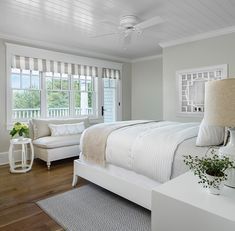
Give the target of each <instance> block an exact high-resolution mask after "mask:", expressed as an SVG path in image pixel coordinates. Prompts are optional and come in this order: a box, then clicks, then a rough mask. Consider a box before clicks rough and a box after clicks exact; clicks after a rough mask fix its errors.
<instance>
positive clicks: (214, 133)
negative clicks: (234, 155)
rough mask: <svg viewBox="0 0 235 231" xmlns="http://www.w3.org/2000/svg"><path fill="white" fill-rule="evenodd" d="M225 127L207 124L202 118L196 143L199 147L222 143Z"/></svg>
mask: <svg viewBox="0 0 235 231" xmlns="http://www.w3.org/2000/svg"><path fill="white" fill-rule="evenodd" d="M224 139H225V128H224V127H220V126H214V125H208V124H206V123H205V121H204V119H203V120H202V122H201V124H200V127H199V132H198V136H197V140H196V145H197V146H200V147H204V146H216V145H221V144H223V143H224Z"/></svg>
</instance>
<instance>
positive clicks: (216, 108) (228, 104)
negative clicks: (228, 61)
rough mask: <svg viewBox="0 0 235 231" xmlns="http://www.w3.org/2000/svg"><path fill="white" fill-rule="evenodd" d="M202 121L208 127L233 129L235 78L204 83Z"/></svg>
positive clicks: (234, 118)
mask: <svg viewBox="0 0 235 231" xmlns="http://www.w3.org/2000/svg"><path fill="white" fill-rule="evenodd" d="M204 119H205V122H206V123H207V124H209V125H218V126H225V127H235V78H230V79H224V80H215V81H210V82H207V83H206V86H205V114H204Z"/></svg>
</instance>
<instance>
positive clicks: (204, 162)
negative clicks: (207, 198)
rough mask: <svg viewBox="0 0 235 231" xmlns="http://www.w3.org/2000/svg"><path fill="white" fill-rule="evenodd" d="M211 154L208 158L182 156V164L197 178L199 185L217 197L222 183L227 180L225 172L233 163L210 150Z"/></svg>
mask: <svg viewBox="0 0 235 231" xmlns="http://www.w3.org/2000/svg"><path fill="white" fill-rule="evenodd" d="M211 154H212V155H211V156H209V157H201V158H199V157H198V156H195V157H192V156H191V155H188V156H184V163H185V164H186V165H187V166H189V169H190V170H193V173H194V175H196V176H198V177H199V181H198V183H199V184H202V185H203V187H204V188H208V190H209V192H210V193H212V194H215V195H219V194H220V191H221V189H222V188H223V186H224V181H225V180H227V174H226V170H227V169H229V168H231V167H233V161H231V160H230V159H229V158H228V157H226V156H221V157H220V156H218V155H216V154H215V150H212V151H211Z"/></svg>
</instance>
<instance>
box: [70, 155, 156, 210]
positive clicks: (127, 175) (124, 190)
mask: <svg viewBox="0 0 235 231" xmlns="http://www.w3.org/2000/svg"><path fill="white" fill-rule="evenodd" d="M78 176H80V177H82V178H84V179H87V180H88V181H90V182H93V183H95V184H97V185H99V186H101V187H103V188H105V189H107V190H109V191H111V192H113V193H115V194H117V195H119V196H121V197H124V198H126V199H128V200H130V201H132V202H134V203H136V204H138V205H140V206H142V207H144V208H146V209H149V210H151V194H152V189H153V188H154V187H156V186H158V185H160V184H161V183H159V182H157V181H154V180H152V179H150V178H148V177H145V176H143V175H140V174H137V173H135V172H133V171H130V170H127V169H124V168H121V167H117V166H115V165H111V164H108V165H107V166H106V167H105V168H104V167H100V166H97V165H94V164H90V163H87V162H84V161H82V160H74V176H73V186H75V185H76V183H77V180H78Z"/></svg>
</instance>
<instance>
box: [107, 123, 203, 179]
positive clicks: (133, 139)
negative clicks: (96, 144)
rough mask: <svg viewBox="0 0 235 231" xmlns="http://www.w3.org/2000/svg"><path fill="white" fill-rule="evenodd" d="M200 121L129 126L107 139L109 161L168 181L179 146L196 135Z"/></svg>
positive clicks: (113, 133) (116, 131)
mask: <svg viewBox="0 0 235 231" xmlns="http://www.w3.org/2000/svg"><path fill="white" fill-rule="evenodd" d="M198 127H199V125H198V123H178V122H167V121H164V122H153V123H148V124H141V125H135V126H132V127H125V128H121V129H118V130H115V131H114V132H112V133H111V134H110V135H109V137H108V139H107V146H106V161H107V163H110V164H114V165H117V166H120V167H123V168H126V169H129V170H133V171H135V172H136V173H139V174H142V175H144V176H147V177H149V178H152V179H154V180H156V181H158V182H165V181H167V180H169V179H170V177H171V174H172V164H173V160H174V155H175V152H176V150H177V147H178V146H179V144H180V143H182V142H183V141H184V140H187V139H190V138H193V137H196V136H197V134H198Z"/></svg>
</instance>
